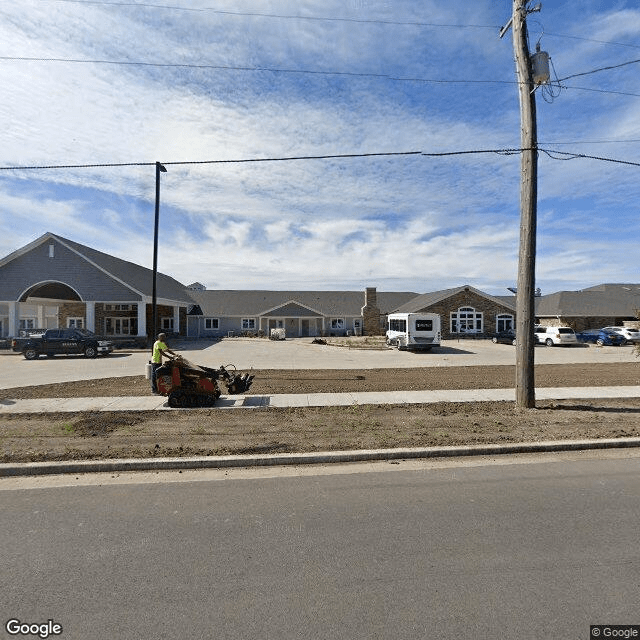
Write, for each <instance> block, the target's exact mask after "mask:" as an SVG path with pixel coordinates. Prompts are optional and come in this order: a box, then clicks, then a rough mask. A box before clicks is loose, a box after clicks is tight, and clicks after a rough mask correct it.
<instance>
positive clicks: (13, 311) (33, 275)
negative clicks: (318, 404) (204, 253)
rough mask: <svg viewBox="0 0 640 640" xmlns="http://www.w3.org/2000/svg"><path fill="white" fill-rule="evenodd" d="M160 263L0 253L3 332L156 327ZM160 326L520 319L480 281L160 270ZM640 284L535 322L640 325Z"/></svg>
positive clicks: (352, 328)
mask: <svg viewBox="0 0 640 640" xmlns="http://www.w3.org/2000/svg"><path fill="white" fill-rule="evenodd" d="M152 285H153V272H152V270H151V269H148V268H146V267H142V266H140V265H137V264H134V263H132V262H128V261H126V260H121V259H120V258H115V257H114V256H111V255H108V254H106V253H102V252H100V251H97V250H96V249H92V248H91V247H87V246H85V245H82V244H79V243H77V242H74V241H72V240H68V239H66V238H63V237H61V236H58V235H56V234H53V233H45V234H44V235H43V236H41V237H40V238H38V239H37V240H34V241H33V242H31V243H30V244H28V245H26V246H24V247H22V248H21V249H18V250H17V251H15V252H13V253H12V254H10V255H8V256H6V257H5V258H3V259H0V337H6V336H15V335H18V334H19V332H20V330H28V329H36V328H38V329H47V328H56V327H84V328H87V329H89V330H91V331H95V332H96V333H100V334H106V335H109V336H113V337H120V338H130V337H135V338H146V337H147V333H152V331H151V325H152V294H153V292H152V288H153V287H152ZM156 298H157V309H158V318H159V323H158V324H159V326H158V329H162V330H164V331H166V332H167V333H173V334H179V335H182V336H187V337H192V338H201V337H212V338H214V337H223V336H228V335H230V334H232V335H242V334H244V333H246V334H249V335H261V334H263V335H269V334H270V332H271V329H278V328H283V329H285V331H286V335H287V336H288V337H299V336H321V335H358V334H361V333H362V334H365V335H375V334H381V333H384V330H385V324H386V317H387V315H388V314H390V313H393V312H405V313H407V312H408V313H419V312H431V313H438V314H439V315H440V317H441V320H442V337H443V338H444V339H447V338H452V337H458V336H467V335H473V336H482V335H490V334H492V333H494V332H498V331H505V330H507V329H512V328H514V327H515V315H516V297H515V295H507V296H494V295H489V294H487V293H484V292H483V291H480V290H479V289H476V288H475V287H473V286H471V285H463V286H461V287H456V288H453V289H443V290H440V291H433V292H431V293H423V294H417V293H415V292H408V291H405V292H382V291H377V290H376V288H375V287H367V288H366V289H364V290H361V291H265V290H246V291H245V290H207V289H206V287H205V286H204V285H203V284H201V283H200V282H194V283H193V284H190V285H183V284H181V283H180V282H178V281H177V280H174V279H173V278H171V277H170V276H167V275H165V274H162V273H158V274H157V295H156ZM639 310H640V285H638V284H601V285H597V286H594V287H590V288H588V289H583V290H581V291H560V292H558V293H553V294H550V295H545V296H537V297H536V322H537V323H538V324H543V325H547V326H549V325H554V324H563V325H569V326H571V327H573V328H574V329H576V330H581V329H584V328H591V327H601V326H605V325H625V324H626V325H629V326H636V325H637V324H638V318H639V314H640V311H639Z"/></svg>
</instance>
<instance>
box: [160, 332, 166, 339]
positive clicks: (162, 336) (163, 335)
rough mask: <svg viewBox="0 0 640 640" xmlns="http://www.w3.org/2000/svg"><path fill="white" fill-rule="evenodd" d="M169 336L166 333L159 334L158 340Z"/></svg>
mask: <svg viewBox="0 0 640 640" xmlns="http://www.w3.org/2000/svg"><path fill="white" fill-rule="evenodd" d="M166 337H167V334H166V333H159V334H158V338H166Z"/></svg>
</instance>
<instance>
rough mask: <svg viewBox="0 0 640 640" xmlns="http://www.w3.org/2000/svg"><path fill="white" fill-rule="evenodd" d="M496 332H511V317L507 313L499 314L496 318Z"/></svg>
mask: <svg viewBox="0 0 640 640" xmlns="http://www.w3.org/2000/svg"><path fill="white" fill-rule="evenodd" d="M496 331H497V332H498V333H500V332H502V331H513V316H512V315H509V314H508V313H501V314H500V315H499V316H496Z"/></svg>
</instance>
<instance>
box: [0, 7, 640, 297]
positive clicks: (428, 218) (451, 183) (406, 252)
mask: <svg viewBox="0 0 640 640" xmlns="http://www.w3.org/2000/svg"><path fill="white" fill-rule="evenodd" d="M497 4H499V3H497ZM183 6H184V7H185V8H191V9H204V10H202V11H186V10H182V11H179V10H176V9H161V8H159V7H152V6H146V7H135V6H133V5H126V6H121V7H118V6H115V5H109V4H105V5H93V4H79V3H65V2H56V3H53V2H32V1H26V2H24V3H18V4H15V5H12V4H5V5H3V10H2V14H1V15H0V55H5V56H17V57H20V56H34V57H50V58H74V59H78V60H80V59H93V60H121V61H124V60H129V61H142V62H161V63H169V64H171V63H180V64H183V65H203V64H204V65H214V66H216V65H217V66H227V67H252V68H253V67H261V68H271V69H315V70H322V71H344V72H349V73H356V74H360V73H369V74H380V75H391V76H396V77H399V76H402V77H415V78H430V79H443V80H461V79H468V80H478V81H484V80H491V79H493V80H499V81H501V82H497V83H494V84H485V83H482V82H474V83H468V84H464V85H461V84H455V83H425V82H398V81H391V80H388V79H384V78H373V77H362V76H326V75H315V74H290V73H280V72H275V71H241V70H230V69H226V70H225V69H220V68H211V67H209V68H197V67H194V66H191V67H187V66H181V67H153V66H145V65H132V66H126V65H106V64H77V63H68V62H66V63H65V62H25V61H17V60H14V61H11V60H4V61H2V63H1V64H0V82H1V83H2V86H3V92H2V94H0V118H1V119H2V121H3V122H5V123H9V126H7V127H6V131H5V135H4V136H3V148H2V152H1V153H2V160H0V165H1V166H9V165H34V164H46V165H51V164H65V165H67V164H85V163H96V164H100V163H118V162H143V163H151V164H149V165H148V166H136V167H119V168H115V167H112V168H108V167H97V168H95V169H90V170H89V169H68V170H51V171H39V172H20V173H12V172H2V175H0V178H2V182H0V217H1V221H2V223H3V228H4V227H8V226H9V225H8V222H9V221H11V223H12V224H11V225H10V227H11V228H10V230H9V231H8V232H7V233H6V234H4V235H3V237H1V238H0V253H1V254H3V255H5V254H7V253H9V252H11V251H13V250H15V249H16V248H18V247H19V246H21V245H22V244H24V243H26V242H27V241H30V240H32V239H33V238H35V237H37V236H39V235H41V234H42V233H44V232H45V231H47V230H50V231H54V232H57V233H60V234H61V235H64V236H67V237H70V238H72V239H74V240H77V241H79V242H84V243H86V244H89V245H91V246H94V247H95V248H97V249H100V250H102V251H107V252H112V253H114V254H115V255H118V256H120V257H125V258H127V259H130V260H133V261H136V262H144V260H143V259H142V258H141V257H140V256H141V255H142V256H144V255H146V253H145V252H146V249H147V248H148V247H149V246H150V232H151V229H152V223H153V207H154V198H155V169H154V167H153V165H152V163H154V162H155V161H156V160H157V161H161V162H165V163H167V169H168V171H167V173H164V174H162V178H161V236H160V238H161V246H160V249H161V251H160V262H161V269H162V270H164V271H165V272H167V273H170V274H171V275H173V276H175V277H176V278H178V279H179V280H181V281H183V282H185V283H188V282H192V281H194V280H200V281H202V282H205V283H207V284H208V285H209V286H219V287H222V288H242V287H253V288H258V287H264V288H284V287H294V286H295V287H296V288H307V287H308V288H335V287H338V286H345V287H347V286H348V287H351V286H354V284H355V285H357V286H358V287H360V286H363V285H366V284H368V283H373V284H376V283H388V284H389V285H390V286H391V285H393V287H394V288H398V289H412V290H417V291H425V290H429V289H432V288H442V287H444V286H455V285H457V284H460V281H461V280H465V281H467V282H470V284H474V285H476V286H483V285H484V286H487V287H490V288H492V289H493V291H494V292H500V291H502V290H503V289H504V287H506V286H510V285H513V284H514V279H515V275H516V270H517V251H518V224H519V219H518V218H519V189H520V169H519V158H518V156H517V155H514V156H506V157H500V156H496V155H494V154H478V155H461V156H448V157H422V156H405V157H387V158H360V159H344V160H339V159H334V160H307V161H289V162H274V163H246V164H243V163H238V164H197V165H176V164H170V163H171V162H178V161H205V160H230V159H243V158H268V157H272V158H273V157H284V156H301V155H322V154H339V153H372V152H383V151H388V152H394V151H413V150H421V151H425V152H430V153H435V152H448V151H465V150H483V149H496V148H503V147H513V146H518V145H519V114H518V100H517V91H516V87H515V85H514V84H509V83H510V82H512V81H513V80H514V78H515V75H514V65H513V59H512V58H513V54H512V51H511V43H510V42H509V38H505V39H503V40H500V39H499V38H498V37H497V30H496V29H484V28H480V27H479V26H477V27H473V28H471V27H468V28H458V27H446V28H437V27H427V26H424V25H423V26H418V25H413V26H406V25H399V24H389V23H390V22H415V23H430V24H436V23H440V24H445V23H446V24H449V25H453V24H459V23H461V22H462V23H465V24H467V25H499V24H504V23H505V22H506V20H507V19H508V13H509V11H510V4H509V3H505V4H504V5H501V6H497V5H496V3H492V2H488V1H484V2H478V3H473V5H472V6H470V5H469V3H466V2H461V0H454V1H453V2H450V3H441V2H424V3H415V2H410V1H408V2H397V3H393V5H392V4H391V3H343V2H337V1H333V2H328V3H326V2H324V3H319V2H315V1H312V0H308V1H307V2H303V3H300V2H296V3H294V2H284V1H280V2H273V3H269V4H268V5H265V4H264V3H255V2H251V1H249V0H247V1H245V2H235V1H234V2H230V1H229V2H222V3H219V4H218V5H216V8H217V11H212V10H207V8H209V9H210V7H211V3H209V2H206V1H205V0H202V2H197V3H196V2H195V1H194V2H190V3H185V4H184V5H183ZM622 7H623V8H622V10H618V11H605V10H602V11H600V12H599V13H591V14H588V13H586V10H585V11H583V12H582V13H579V14H578V15H577V16H576V15H575V14H573V13H572V15H571V16H569V15H568V13H567V12H566V9H565V7H564V6H563V3H561V2H559V0H554V1H551V2H547V3H545V6H544V10H543V12H542V13H541V14H535V16H534V17H535V21H536V22H535V23H534V22H533V20H534V18H531V19H530V20H531V21H532V22H531V32H532V34H534V36H535V37H538V36H537V35H536V34H537V31H536V29H537V30H538V31H540V32H543V31H544V26H546V25H550V24H553V25H554V27H553V32H554V33H556V34H560V35H562V34H563V33H565V34H567V35H572V36H577V37H585V38H591V39H599V40H609V39H615V40H620V39H627V40H633V38H634V36H635V35H637V33H638V31H639V30H640V19H639V16H640V12H638V11H637V10H635V9H634V10H632V9H624V3H623V4H622ZM225 10H226V11H229V12H236V13H241V12H245V13H254V14H257V13H271V14H278V15H281V16H283V15H309V16H326V17H345V18H352V19H356V20H362V22H350V21H349V22H347V21H345V22H340V21H319V20H303V19H299V20H294V19H284V18H279V19H278V18H267V17H260V16H258V15H253V16H240V15H229V14H222V13H220V11H225ZM375 20H380V21H386V23H384V24H383V23H374V22H371V21H375ZM367 21H369V22H367ZM537 21H543V22H545V23H546V25H542V22H541V23H540V25H538V22H537ZM539 26H542V28H541V29H540V28H539ZM542 43H543V45H545V47H548V50H549V51H550V53H551V55H552V59H553V60H554V64H556V66H557V67H558V69H557V70H558V73H559V75H568V74H570V73H574V72H579V71H584V70H589V69H593V68H597V67H599V66H605V65H606V64H612V63H613V62H615V61H616V60H617V61H621V60H622V61H623V60H626V59H627V54H628V51H626V50H624V49H623V48H621V47H619V46H617V47H607V46H604V45H602V44H599V43H595V42H591V41H589V40H578V39H575V38H563V37H560V36H558V35H555V36H553V37H549V38H546V37H543V39H542ZM607 83H609V84H607ZM616 83H619V84H616ZM572 84H576V85H577V84H578V83H577V82H576V81H572ZM579 84H580V85H584V86H590V87H594V88H599V87H604V86H611V87H612V88H615V87H616V86H619V87H620V88H623V89H624V90H625V91H627V92H631V93H633V92H635V93H640V87H638V81H637V69H633V68H629V69H626V70H624V71H622V72H620V73H616V74H607V73H603V74H602V75H600V76H598V78H597V79H596V77H595V76H593V77H588V79H580V82H579ZM638 105H640V102H638V99H637V98H633V97H622V96H616V95H614V94H601V93H596V92H579V91H576V90H566V91H563V92H562V93H561V94H560V96H559V97H558V98H557V99H556V100H555V101H554V102H553V103H552V104H547V103H546V102H544V101H543V100H541V99H540V97H539V98H538V117H539V137H540V139H541V140H544V141H545V142H551V143H552V142H554V141H564V142H574V141H575V142H578V143H582V144H580V145H579V146H578V150H579V151H580V152H582V153H590V154H592V155H600V156H614V157H615V156H618V157H619V156H620V155H621V154H622V155H624V157H625V158H629V159H632V158H635V157H636V156H637V149H636V147H635V146H634V145H633V144H627V145H625V146H624V147H620V146H615V145H614V146H611V145H608V146H606V147H604V148H603V146H602V145H593V144H591V145H586V144H583V143H584V141H585V140H620V139H634V138H635V139H640V135H639V134H638V124H637V123H638V122H639V121H640V118H639V116H640V114H639V113H638V108H639V107H638ZM560 148H561V149H562V150H575V147H573V146H562V147H560ZM623 152H624V153H623ZM539 166H540V181H539V200H540V219H541V223H540V227H541V231H540V243H539V244H540V247H541V249H540V253H539V261H538V266H539V268H538V279H539V280H540V279H542V280H546V281H547V283H555V284H560V283H562V281H563V278H564V279H565V280H566V282H571V283H579V284H580V285H582V286H588V285H589V284H594V283H597V282H599V281H600V280H601V279H602V278H603V277H604V274H605V273H606V274H607V279H620V280H629V279H631V280H633V279H638V278H637V277H636V278H633V277H630V274H629V269H628V265H627V263H628V257H625V255H624V253H625V252H624V251H623V252H621V251H619V250H618V243H623V242H624V243H625V244H624V245H623V244H620V246H624V248H625V251H627V250H630V248H631V247H633V246H634V242H635V243H637V240H638V233H637V231H635V229H629V227H626V228H625V236H624V240H623V239H622V236H621V238H620V239H619V240H614V239H612V238H611V237H610V236H609V235H607V236H606V238H605V239H604V240H603V241H602V242H601V243H599V244H597V245H596V244H595V240H596V239H597V235H596V234H597V228H598V224H600V223H599V222H598V223H596V224H595V227H594V221H602V222H601V224H602V225H604V227H605V228H610V227H611V225H612V224H614V223H615V220H616V219H619V218H620V217H621V216H622V217H625V218H629V219H631V218H634V217H635V218H637V207H636V206H635V202H637V201H638V196H639V195H640V194H639V193H638V187H637V186H636V185H637V182H638V181H637V180H636V172H637V168H632V167H624V166H622V165H614V164H606V163H602V162H598V161H594V160H583V159H581V160H572V161H571V162H560V161H559V160H552V159H550V158H548V157H547V156H545V155H541V156H540V162H539ZM621 211H623V212H624V213H620V212H621ZM34 220H37V221H38V224H37V228H34ZM576 238H577V239H576ZM569 246H571V247H572V248H571V251H570V252H569V250H568V249H567V247H569ZM141 247H143V248H144V249H142V250H141ZM147 253H149V255H151V254H150V250H149V252H147ZM628 255H630V254H629V253H628V252H627V256H628ZM185 256H189V259H188V260H187V259H185ZM603 265H607V267H606V269H605V268H604V267H603ZM617 271H619V272H620V273H621V276H620V277H619V278H615V277H614V276H615V274H616V272H617ZM631 273H632V274H633V269H631ZM622 274H624V276H623V275H622ZM637 275H638V274H637V270H636V276H637ZM472 279H473V281H471V280H472ZM540 285H541V286H543V288H544V289H545V290H548V289H549V286H548V284H545V282H540ZM554 286H555V285H554ZM559 288H567V287H566V286H560V287H559Z"/></svg>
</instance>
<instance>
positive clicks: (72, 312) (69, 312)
mask: <svg viewBox="0 0 640 640" xmlns="http://www.w3.org/2000/svg"><path fill="white" fill-rule="evenodd" d="M69 318H82V326H83V327H86V326H87V325H86V322H87V315H86V309H85V305H84V302H66V303H64V304H61V305H60V306H59V307H58V326H59V327H62V328H64V329H66V328H67V327H68V326H69V324H68V321H69Z"/></svg>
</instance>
